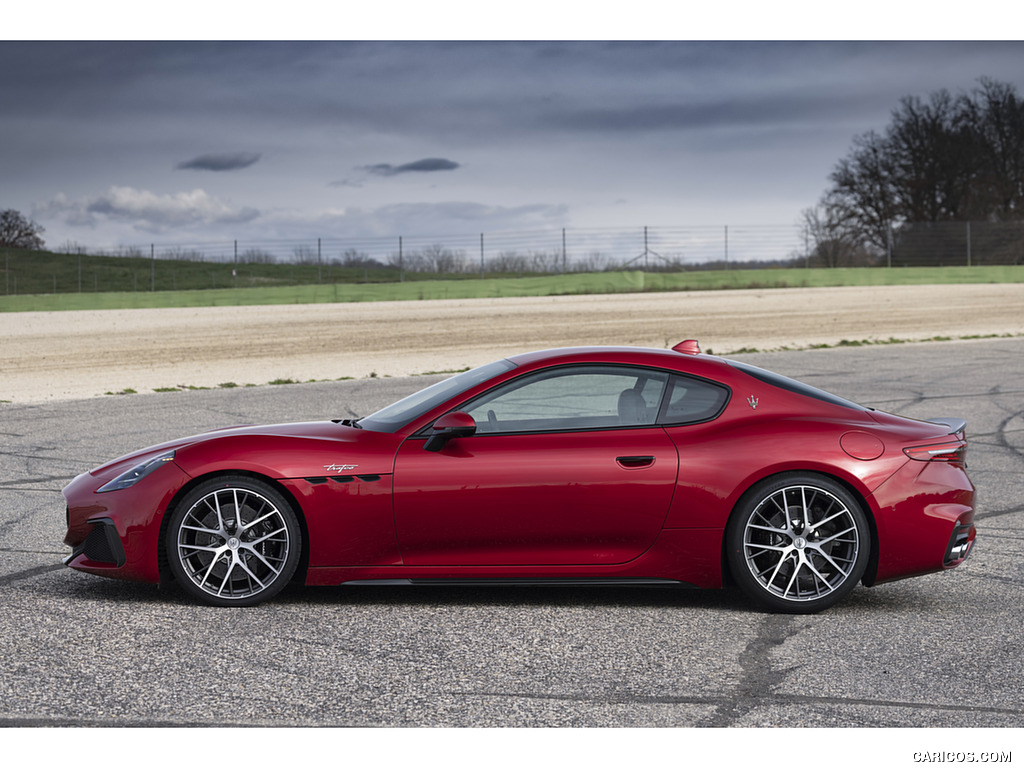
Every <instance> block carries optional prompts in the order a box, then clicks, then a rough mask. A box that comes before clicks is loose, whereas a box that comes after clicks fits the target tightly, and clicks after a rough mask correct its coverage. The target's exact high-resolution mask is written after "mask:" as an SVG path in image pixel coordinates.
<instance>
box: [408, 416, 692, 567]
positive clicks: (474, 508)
mask: <svg viewBox="0 0 1024 768" xmlns="http://www.w3.org/2000/svg"><path fill="white" fill-rule="evenodd" d="M641 455H642V456H644V457H650V459H651V461H650V463H649V464H645V465H644V466H641V467H636V468H627V467H624V466H622V465H621V464H620V463H618V462H617V461H616V459H617V458H619V457H636V456H641ZM676 467H677V460H676V451H675V447H674V446H673V444H672V441H671V440H670V439H669V438H668V436H667V435H666V434H665V431H664V430H663V429H661V428H660V427H650V428H646V429H630V430H599V431H592V432H574V433H568V434H558V433H554V434H551V433H546V434H525V435H478V436H474V437H471V438H460V439H456V440H453V441H451V442H450V443H449V444H448V445H447V446H446V447H445V449H444V450H442V451H440V452H438V453H431V452H429V451H425V450H423V442H422V441H421V440H415V439H410V440H407V441H406V442H405V444H404V445H403V446H402V449H401V450H400V451H399V453H398V460H397V462H396V463H395V527H396V529H397V532H398V541H399V545H400V546H401V549H402V556H403V560H404V562H405V563H406V564H407V565H610V564H616V563H624V562H627V561H629V560H633V559H635V558H637V557H639V556H640V555H641V554H643V552H645V551H646V550H647V549H648V548H649V547H650V546H651V545H652V544H653V543H654V540H655V539H656V538H657V537H658V533H659V531H661V528H662V525H663V523H664V520H665V516H666V514H667V513H668V509H669V505H670V503H671V501H672V494H673V490H674V487H675V480H676Z"/></svg>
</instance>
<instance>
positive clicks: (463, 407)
mask: <svg viewBox="0 0 1024 768" xmlns="http://www.w3.org/2000/svg"><path fill="white" fill-rule="evenodd" d="M574 368H575V369H580V370H583V369H586V368H620V369H624V370H626V371H637V372H643V371H650V372H652V373H660V374H667V376H668V378H667V380H666V382H665V388H664V390H663V391H662V393H661V401H660V403H659V404H658V407H657V413H656V416H655V418H654V421H653V422H652V423H650V424H615V425H609V426H602V427H579V428H576V429H543V430H517V431H511V430H510V431H501V432H477V433H476V434H475V435H474V437H477V436H479V437H505V436H515V435H550V434H576V433H581V432H608V431H619V430H625V429H655V428H664V427H677V426H687V425H690V424H704V423H706V422H709V421H714V420H715V419H717V418H718V417H719V416H721V415H722V413H723V412H724V411H725V409H726V407H727V406H728V405H729V401H730V400H731V399H732V389H731V388H730V387H729V386H727V385H726V384H723V383H721V382H718V381H713V380H712V379H706V378H704V377H702V376H694V375H692V374H688V373H682V372H681V371H675V370H672V369H671V368H661V367H659V366H653V365H636V364H632V363H603V362H586V363H562V364H560V365H553V366H550V367H547V368H540V369H535V370H531V371H524V372H523V373H521V374H520V375H518V376H515V377H513V378H511V379H506V380H505V381H503V382H501V383H500V384H497V385H495V386H494V387H493V388H491V389H488V390H486V391H484V392H480V393H478V394H477V395H475V396H473V397H471V398H469V399H467V400H465V401H463V402H461V403H459V404H458V405H456V406H455V407H454V408H450V409H448V410H447V411H445V413H452V412H453V411H467V410H468V408H470V407H471V406H472V404H473V403H474V402H475V401H477V400H481V399H483V398H485V397H486V396H487V395H489V394H492V393H493V392H494V391H495V390H503V389H505V388H506V387H510V386H512V385H515V384H516V383H517V382H518V385H517V387H522V386H526V385H527V384H528V383H529V382H528V381H524V380H526V379H529V378H531V377H533V376H538V375H541V374H551V375H555V374H556V373H557V372H558V371H561V370H565V369H574ZM679 379H686V380H690V381H697V382H700V383H702V384H706V385H709V386H712V387H716V388H718V389H720V390H723V391H724V392H725V398H724V400H723V401H722V405H721V406H720V407H719V409H718V410H717V411H716V412H715V413H714V414H712V415H711V416H708V417H706V418H700V419H693V420H690V421H671V422H670V421H666V420H665V417H666V413H667V411H668V404H669V396H670V393H671V392H672V391H673V390H674V388H675V385H676V381H677V380H679ZM442 415H444V414H442ZM438 418H440V416H439V417H438ZM435 421H436V420H435ZM432 427H433V424H432V423H431V424H427V425H425V426H424V427H422V428H421V429H420V430H419V431H418V432H416V433H415V434H413V435H411V437H413V438H425V437H429V436H430V435H431V434H432V431H431V430H432Z"/></svg>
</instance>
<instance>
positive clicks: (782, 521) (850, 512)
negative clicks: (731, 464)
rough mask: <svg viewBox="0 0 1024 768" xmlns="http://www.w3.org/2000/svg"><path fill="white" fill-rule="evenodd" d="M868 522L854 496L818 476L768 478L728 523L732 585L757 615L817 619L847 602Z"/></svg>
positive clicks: (867, 539)
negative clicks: (753, 604) (763, 612)
mask: <svg viewBox="0 0 1024 768" xmlns="http://www.w3.org/2000/svg"><path fill="white" fill-rule="evenodd" d="M870 550H871V534H870V530H869V528H868V521H867V517H866V516H865V514H864V511H863V509H862V508H861V506H860V504H859V503H858V502H857V500H856V499H855V498H854V497H853V495H852V494H851V493H850V492H849V491H848V490H847V489H846V488H844V487H843V486H842V485H840V484H839V483H837V482H835V481H834V480H831V479H829V478H827V477H824V476H822V475H814V474H788V475H779V476H777V477H774V478H768V479H767V480H765V481H762V482H761V483H758V484H757V485H755V486H754V487H753V488H752V489H751V490H750V492H748V493H747V494H746V495H745V496H744V497H743V499H742V500H741V501H740V503H739V504H738V505H737V507H736V509H735V510H734V511H733V515H732V517H731V518H730V520H729V525H728V527H727V529H726V552H727V557H728V560H729V567H730V569H731V572H732V576H733V578H734V579H735V580H736V582H737V584H738V585H739V587H740V588H741V589H742V590H743V592H744V593H745V594H746V595H747V596H748V597H750V598H751V599H752V600H753V601H754V602H756V603H757V604H758V605H760V606H761V607H763V608H767V609H768V610H771V611H776V612H781V613H816V612H817V611H821V610H824V609H825V608H828V607H830V606H832V605H835V604H836V603H837V602H839V601H840V600H842V599H843V598H844V597H846V596H847V595H848V594H849V593H850V592H851V590H853V588H854V587H856V586H857V582H859V581H860V579H861V577H862V576H863V575H864V570H865V568H867V563H868V557H869V555H870V554H871V552H870Z"/></svg>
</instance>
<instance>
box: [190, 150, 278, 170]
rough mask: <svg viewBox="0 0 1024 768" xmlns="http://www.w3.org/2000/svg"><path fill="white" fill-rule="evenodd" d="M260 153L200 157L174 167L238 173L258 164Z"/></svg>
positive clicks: (233, 153) (235, 153)
mask: <svg viewBox="0 0 1024 768" xmlns="http://www.w3.org/2000/svg"><path fill="white" fill-rule="evenodd" d="M260 157H262V155H260V154H259V153H258V152H226V153H222V154H212V155H199V157H194V158H192V159H191V160H185V161H184V162H181V163H178V164H177V165H176V166H174V167H175V168H176V169H178V170H179V171H186V170H188V171H237V170H240V169H242V168H248V167H249V166H250V165H253V164H254V163H256V162H258V161H259V159H260Z"/></svg>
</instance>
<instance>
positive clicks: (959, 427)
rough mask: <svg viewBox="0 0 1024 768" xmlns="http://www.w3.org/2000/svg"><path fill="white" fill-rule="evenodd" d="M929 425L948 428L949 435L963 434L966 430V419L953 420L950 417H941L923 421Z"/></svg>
mask: <svg viewBox="0 0 1024 768" xmlns="http://www.w3.org/2000/svg"><path fill="white" fill-rule="evenodd" d="M925 421H927V422H928V423H929V424H941V425H942V426H944V427H949V434H951V435H955V434H957V433H958V432H963V431H964V430H965V429H967V420H966V419H954V418H951V417H947V416H943V417H941V418H937V419H925Z"/></svg>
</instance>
